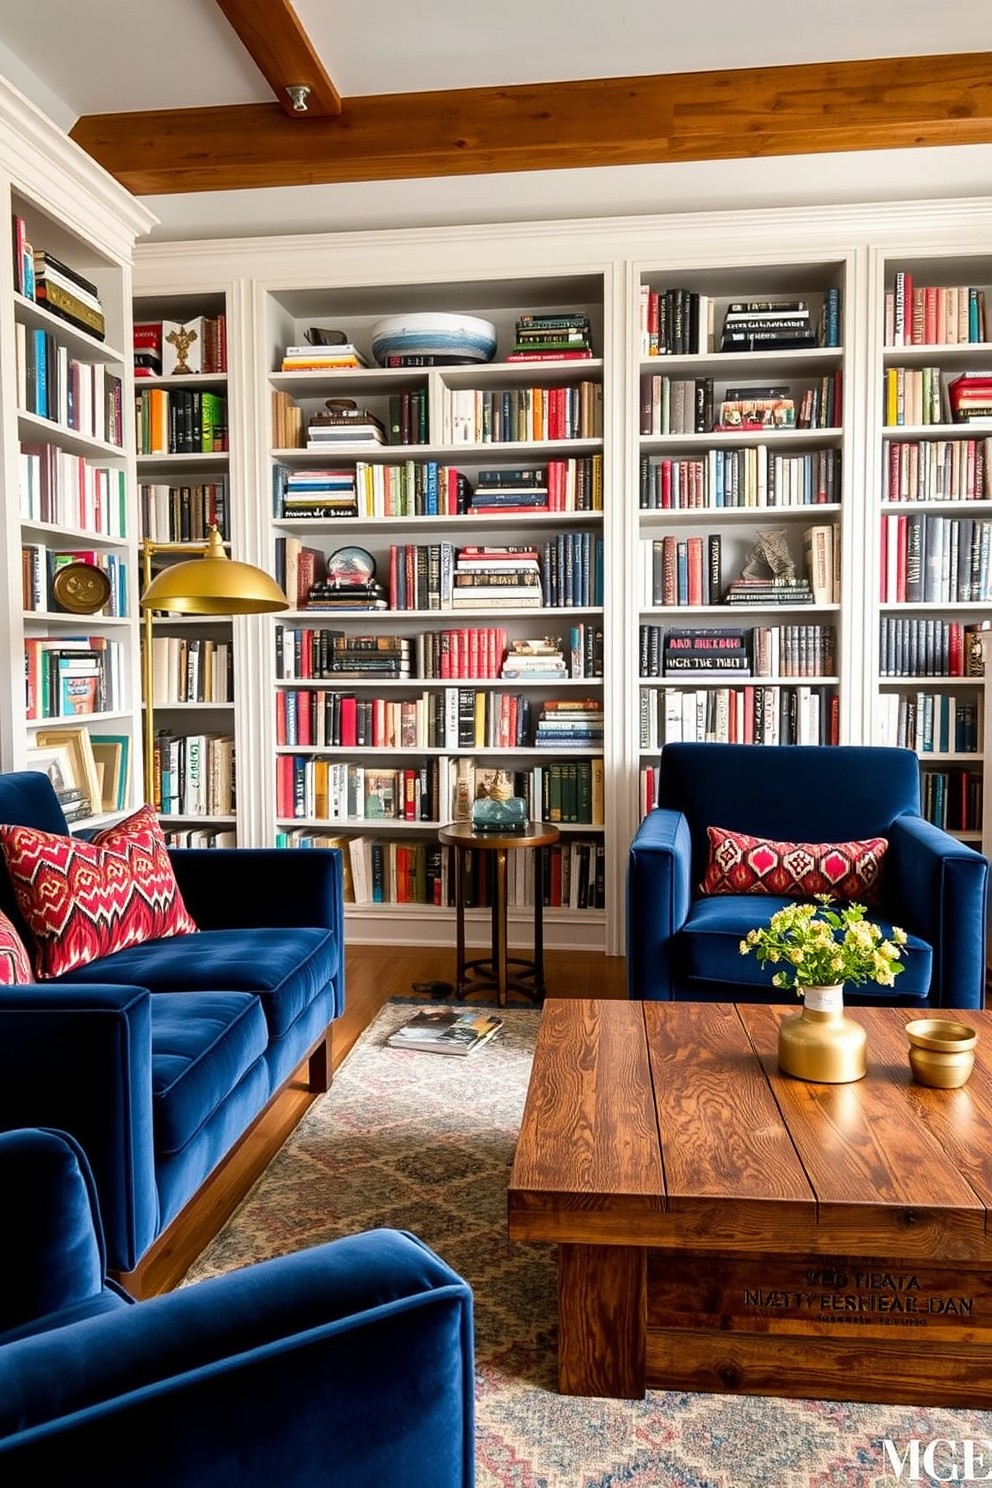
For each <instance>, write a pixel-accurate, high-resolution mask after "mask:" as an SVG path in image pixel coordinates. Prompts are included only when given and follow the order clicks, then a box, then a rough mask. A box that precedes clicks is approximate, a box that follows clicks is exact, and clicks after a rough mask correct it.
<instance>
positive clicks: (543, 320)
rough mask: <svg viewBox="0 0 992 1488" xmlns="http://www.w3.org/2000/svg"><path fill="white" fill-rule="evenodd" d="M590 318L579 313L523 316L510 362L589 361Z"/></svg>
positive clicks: (590, 354) (518, 322) (590, 348)
mask: <svg viewBox="0 0 992 1488" xmlns="http://www.w3.org/2000/svg"><path fill="white" fill-rule="evenodd" d="M590 334H591V333H590V328H589V317H588V315H583V314H582V313H581V312H579V311H575V312H573V313H571V314H569V313H565V314H562V315H521V316H520V318H519V320H518V321H517V336H516V341H515V342H514V346H513V350H512V351H511V352H510V354H509V356H508V357H507V359H506V360H507V361H508V362H559V361H587V360H588V359H589V358H590V357H591V356H592V344H591V340H590Z"/></svg>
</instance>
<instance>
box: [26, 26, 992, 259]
mask: <svg viewBox="0 0 992 1488" xmlns="http://www.w3.org/2000/svg"><path fill="white" fill-rule="evenodd" d="M295 8H296V11H297V13H298V15H299V17H300V20H301V21H302V23H303V25H304V28H305V29H306V31H307V33H308V35H309V36H310V38H311V40H312V42H313V44H314V46H315V47H316V49H317V50H318V52H319V53H320V56H321V58H322V60H323V62H324V65H325V67H326V69H327V71H328V73H329V74H330V76H331V78H332V79H333V81H334V83H335V85H336V86H337V88H338V90H339V92H340V93H341V94H342V96H343V97H345V98H346V99H347V98H348V97H354V96H357V95H359V94H374V93H394V92H419V91H424V90H433V89H443V88H452V87H480V86H487V85H498V84H502V83H521V82H542V81H543V82H557V81H563V80H566V79H570V78H587V77H623V76H628V75H635V74H643V73H665V72H692V71H698V70H703V69H714V68H739V67H751V66H757V65H760V64H765V65H779V64H784V63H794V62H812V61H828V60H852V59H857V58H862V57H874V56H889V57H891V56H900V55H902V56H914V55H927V54H937V53H941V52H965V51H992V3H990V0H885V3H881V0H832V4H831V5H830V7H829V16H828V18H826V19H825V14H824V11H823V10H821V9H820V7H819V5H815V4H812V5H790V6H788V7H782V8H778V9H777V10H776V8H775V7H773V6H764V5H762V6H753V5H752V6H749V5H747V4H742V3H741V0H706V4H705V7H704V6H702V5H701V6H699V8H698V9H697V8H696V7H695V6H693V5H691V4H688V3H686V0H678V3H677V4H676V3H673V0H614V3H612V4H610V3H607V0H485V3H483V0H295ZM0 72H2V73H3V74H5V75H6V76H7V78H8V79H9V80H10V81H11V82H13V83H14V84H15V86H17V87H18V88H20V89H21V91H22V92H24V93H25V94H26V95H27V96H28V97H29V98H30V99H31V100H32V101H33V102H34V103H36V104H37V105H38V106H39V107H40V108H42V109H43V110H44V111H45V112H46V113H47V114H48V115H49V116H50V117H51V118H53V119H54V120H55V122H56V123H57V124H59V125H60V126H61V127H62V128H65V129H68V128H70V127H71V125H72V124H73V122H74V121H75V119H76V118H77V117H78V116H79V115H81V114H90V113H105V112H117V111H120V110H130V109H153V108H182V107H192V106H197V105H203V104H228V103H249V102H259V101H265V100H269V99H271V93H270V92H269V90H268V88H267V86H266V84H265V83H264V81H263V79H262V78H261V76H260V75H259V73H258V72H257V71H256V69H255V67H254V64H253V63H252V61H251V59H250V58H249V57H248V55H247V53H246V52H245V51H244V49H243V48H242V46H241V44H240V42H239V41H238V39H237V38H236V37H235V35H234V33H233V31H232V30H231V28H230V27H229V25H228V23H227V21H226V19H225V18H224V16H223V14H222V13H221V11H220V10H219V8H218V7H217V5H216V4H215V3H214V0H38V3H32V0H0ZM300 127H301V128H305V127H306V125H305V123H303V122H301V124H300ZM990 187H992V145H990V146H968V147H965V148H962V149H956V150H955V149H928V150H917V151H903V150H900V151H885V152H871V153H862V154H852V155H847V156H811V157H785V158H782V159H779V160H744V161H734V162H720V161H711V162H703V163H701V164H695V163H694V164H691V165H666V166H624V167H618V168H613V169H611V170H585V171H545V172H536V173H520V174H514V175H504V176H478V177H461V178H451V179H447V180H428V181H395V182H370V183H360V184H357V185H342V186H320V187H293V188H285V189H282V190H270V191H254V192H236V191H235V192H230V191H227V192H205V193H196V194H190V195H181V196H160V197H150V198H148V200H147V204H148V206H149V207H150V208H151V210H152V211H154V212H155V213H156V215H157V216H158V217H160V219H161V221H162V226H161V228H159V229H158V230H156V232H155V234H154V236H155V237H157V238H160V239H166V238H183V237H210V236H224V235H227V234H245V233H255V232H272V231H280V232H299V231H308V230H319V231H327V230H333V229H335V228H338V229H344V228H361V227H393V226H395V227H400V226H406V225H431V224H434V223H458V222H466V221H476V222H478V221H495V220H500V221H506V220H513V219H515V218H523V219H534V218H537V217H543V216H557V217H562V216H573V215H574V216H591V215H603V214H607V213H609V214H613V213H627V212H639V211H662V210H695V209H702V208H705V207H707V206H713V205H719V206H731V207H733V206H743V205H753V204H755V203H759V202H766V203H768V204H769V205H788V204H793V203H803V202H813V201H824V202H832V201H845V200H851V201H864V200H874V199H879V198H881V199H890V200H891V199H899V198H905V197H914V196H926V197H933V196H938V197H939V196H971V195H981V194H987V193H988V192H989V190H990Z"/></svg>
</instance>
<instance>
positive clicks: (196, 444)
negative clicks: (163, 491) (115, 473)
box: [134, 387, 228, 455]
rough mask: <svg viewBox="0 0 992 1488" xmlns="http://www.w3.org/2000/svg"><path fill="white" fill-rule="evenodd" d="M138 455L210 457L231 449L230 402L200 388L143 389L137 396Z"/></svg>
mask: <svg viewBox="0 0 992 1488" xmlns="http://www.w3.org/2000/svg"><path fill="white" fill-rule="evenodd" d="M134 418H135V431H136V441H137V451H138V454H139V455H200V454H203V455H211V454H214V455H215V454H222V453H223V452H224V451H225V450H226V449H227V448H228V428H227V398H226V397H225V396H224V394H223V393H215V392H210V391H208V390H207V389H205V388H204V389H202V390H201V389H200V388H164V387H148V388H142V389H141V390H140V391H139V392H138V393H136V394H135V399H134Z"/></svg>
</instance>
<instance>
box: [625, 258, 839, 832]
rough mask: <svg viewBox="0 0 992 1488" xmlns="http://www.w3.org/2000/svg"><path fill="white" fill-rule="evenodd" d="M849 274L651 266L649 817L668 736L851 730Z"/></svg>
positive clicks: (646, 630) (642, 459) (646, 414)
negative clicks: (843, 640) (845, 650)
mask: <svg viewBox="0 0 992 1488" xmlns="http://www.w3.org/2000/svg"><path fill="white" fill-rule="evenodd" d="M848 272H849V269H848V263H847V261H846V259H844V258H838V259H834V260H830V261H827V262H823V261H816V262H810V261H801V262H795V263H782V262H777V263H776V264H775V265H774V266H763V265H761V264H755V263H753V262H751V263H749V262H746V261H745V262H740V261H735V262H727V263H723V264H720V265H719V266H712V265H711V266H708V267H705V268H699V267H695V268H691V269H688V270H685V269H681V268H680V269H672V268H669V267H665V268H656V267H653V266H645V267H643V268H642V269H641V273H640V285H639V298H638V306H637V332H636V344H637V357H638V361H637V367H638V372H637V386H638V402H639V406H638V409H637V414H636V417H637V469H638V479H637V557H638V564H637V568H638V579H637V586H638V645H637V650H636V655H637V662H638V669H639V679H638V687H639V713H638V749H639V756H640V765H639V771H638V778H639V796H638V809H639V811H641V812H643V811H645V810H648V809H649V808H650V806H651V805H652V803H653V800H654V786H655V781H656V774H657V760H658V755H659V752H660V750H661V749H662V748H663V747H664V745H665V744H666V743H670V742H672V741H674V740H693V741H706V740H714V741H720V742H725V743H727V742H729V743H734V742H740V743H754V744H765V743H767V744H771V743H774V744H779V743H783V744H786V743H808V744H818V743H830V742H836V741H838V740H839V739H840V737H841V734H842V730H843V728H844V723H843V712H844V709H843V692H844V687H843V685H842V683H843V678H842V675H841V664H840V658H841V647H840V641H839V634H840V625H841V606H842V599H846V594H845V589H846V584H845V576H844V572H843V563H844V548H845V533H844V526H845V522H844V519H845V513H846V506H845V491H846V482H847V478H848V477H847V468H846V467H847V466H848V464H849V463H850V461H849V455H848V453H847V451H846V449H845V429H844V419H845V392H844V389H845V354H846V353H845V345H844V325H845V301H846V295H847V280H848Z"/></svg>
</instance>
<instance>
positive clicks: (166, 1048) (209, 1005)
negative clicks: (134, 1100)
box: [151, 992, 268, 1153]
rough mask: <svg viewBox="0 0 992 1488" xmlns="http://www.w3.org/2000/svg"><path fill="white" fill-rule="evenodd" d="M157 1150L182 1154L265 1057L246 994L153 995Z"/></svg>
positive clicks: (253, 1003) (260, 1025)
mask: <svg viewBox="0 0 992 1488" xmlns="http://www.w3.org/2000/svg"><path fill="white" fill-rule="evenodd" d="M151 1008H152V1108H153V1111H154V1121H155V1147H156V1150H157V1151H158V1152H160V1153H173V1152H179V1151H181V1150H182V1148H183V1147H185V1146H186V1144H187V1143H188V1142H189V1141H190V1139H191V1138H192V1137H194V1136H195V1135H196V1133H197V1132H198V1131H199V1130H200V1128H201V1127H202V1126H203V1124H204V1122H206V1121H207V1120H208V1119H209V1118H210V1117H211V1116H212V1115H213V1113H214V1111H216V1110H217V1108H218V1107H219V1106H221V1105H223V1103H224V1101H225V1100H227V1098H228V1096H229V1095H230V1094H231V1092H232V1091H233V1090H234V1088H235V1087H236V1086H237V1084H238V1082H239V1081H240V1080H241V1079H242V1077H243V1076H244V1075H245V1074H246V1073H247V1071H248V1070H249V1069H250V1068H251V1066H252V1065H253V1064H254V1063H255V1062H256V1061H257V1060H259V1059H261V1058H262V1057H263V1055H264V1054H265V1048H266V1044H267V1042H268V1035H267V1032H266V1027H265V1017H264V1014H263V1012H262V1008H261V1004H260V1003H259V1000H258V998H257V997H252V996H250V995H249V994H248V993H245V992H185V993H182V994H175V995H171V994H170V995H168V996H167V995H165V994H160V995H157V996H153V997H152V999H151Z"/></svg>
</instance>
